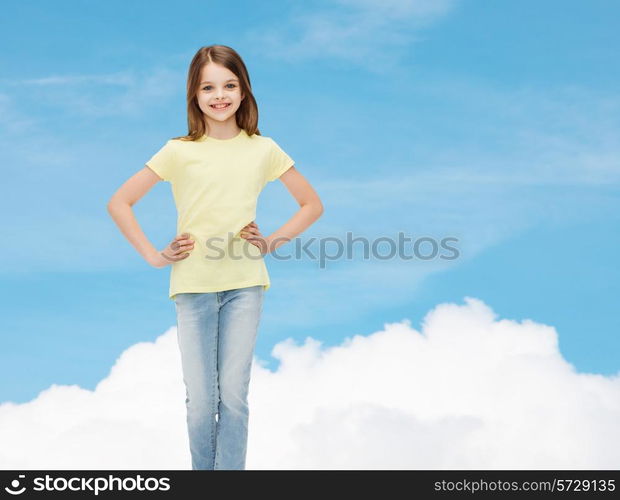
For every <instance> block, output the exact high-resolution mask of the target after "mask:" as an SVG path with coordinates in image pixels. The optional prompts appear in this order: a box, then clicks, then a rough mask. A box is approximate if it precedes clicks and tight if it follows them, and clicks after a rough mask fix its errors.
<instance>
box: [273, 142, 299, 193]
mask: <svg viewBox="0 0 620 500" xmlns="http://www.w3.org/2000/svg"><path fill="white" fill-rule="evenodd" d="M269 143H270V148H271V149H270V153H269V166H268V169H267V182H272V181H275V180H276V179H277V178H278V177H280V176H281V175H282V174H283V173H284V172H286V171H287V170H288V169H289V168H290V167H292V166H293V165H294V164H295V161H294V160H293V159H292V158H291V157H290V156H289V155H288V154H286V152H285V151H284V150H283V149H282V148H281V147H280V146H278V144H277V143H276V141H274V140H273V139H272V138H271V137H269Z"/></svg>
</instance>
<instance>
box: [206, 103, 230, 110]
mask: <svg viewBox="0 0 620 500" xmlns="http://www.w3.org/2000/svg"><path fill="white" fill-rule="evenodd" d="M210 106H211V108H213V109H226V108H227V107H228V106H230V103H226V104H210Z"/></svg>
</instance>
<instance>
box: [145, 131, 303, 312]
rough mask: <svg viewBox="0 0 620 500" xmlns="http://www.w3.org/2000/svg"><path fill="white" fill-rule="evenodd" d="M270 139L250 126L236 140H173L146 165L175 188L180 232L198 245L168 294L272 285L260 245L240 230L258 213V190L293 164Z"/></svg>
mask: <svg viewBox="0 0 620 500" xmlns="http://www.w3.org/2000/svg"><path fill="white" fill-rule="evenodd" d="M293 164H294V161H293V159H292V158H291V157H290V156H289V155H288V154H286V153H285V152H284V151H283V150H282V149H281V148H280V146H278V144H277V143H276V142H275V141H274V140H273V139H272V138H271V137H265V136H261V135H256V134H253V135H252V136H249V135H248V134H247V132H246V131H245V130H244V129H241V132H240V133H239V134H238V135H237V136H236V137H233V138H232V139H215V138H213V137H209V136H203V137H201V138H200V139H198V140H196V141H184V140H180V139H170V140H169V141H168V142H166V144H164V146H163V147H162V148H161V149H160V150H159V151H158V152H157V153H155V155H154V156H153V157H152V158H151V159H150V160H149V161H148V162H146V166H148V167H149V168H151V169H152V170H153V171H154V172H155V173H156V174H157V175H158V176H159V177H160V178H161V179H162V180H164V181H167V182H169V183H170V185H171V186H172V194H173V197H174V202H175V205H176V208H177V233H176V234H177V235H178V234H181V233H189V234H190V235H191V238H192V239H193V240H194V249H193V250H191V251H190V255H189V257H187V258H185V259H183V260H181V261H178V262H174V263H172V264H170V268H171V270H170V290H169V298H170V299H171V300H174V296H175V295H176V294H177V293H183V292H217V291H223V290H231V289H233V288H245V287H249V286H255V285H263V286H264V290H265V291H266V290H268V289H269V286H270V280H269V274H268V273H267V267H266V266H265V262H264V259H263V256H262V255H261V253H260V249H259V248H258V247H257V246H255V245H253V244H252V243H250V242H249V241H247V240H245V239H244V238H242V237H241V236H239V233H240V231H241V229H242V228H243V227H244V226H246V225H247V224H249V223H250V222H252V221H254V220H255V218H256V202H257V199H258V195H259V194H260V192H261V191H262V190H263V188H264V187H265V185H266V184H267V183H268V182H271V181H275V180H276V179H277V178H278V177H280V175H282V174H283V173H284V172H285V171H286V170H288V169H289V168H290V167H291V166H293Z"/></svg>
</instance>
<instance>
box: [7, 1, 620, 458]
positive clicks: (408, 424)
mask: <svg viewBox="0 0 620 500" xmlns="http://www.w3.org/2000/svg"><path fill="white" fill-rule="evenodd" d="M5 11H6V14H7V15H6V16H3V19H2V20H0V28H1V29H0V41H1V43H2V46H4V47H11V50H4V51H2V52H0V68H1V73H0V160H1V163H2V171H3V174H4V179H5V190H4V196H3V197H2V199H1V200H0V203H1V204H2V205H3V210H2V211H1V213H0V217H1V218H2V227H4V228H5V231H6V233H5V234H7V235H8V241H7V242H6V244H5V245H3V246H2V256H3V258H2V259H1V260H0V273H1V279H2V290H3V291H2V294H3V299H4V300H2V301H1V302H0V307H2V308H3V310H2V312H3V317H4V318H5V328H4V334H3V335H2V336H0V429H2V431H0V467H3V468H28V467H30V466H32V467H56V468H62V467H64V466H66V467H73V466H74V465H75V464H87V466H88V467H92V468H97V467H102V468H103V467H109V468H122V467H131V468H149V467H153V468H186V467H188V464H189V456H188V451H187V449H186V442H185V439H186V436H185V428H184V407H183V401H184V391H183V389H182V387H181V385H182V380H181V378H180V366H179V365H178V362H179V359H178V357H177V355H178V354H177V352H176V349H177V347H176V345H175V340H174V335H175V330H174V325H175V322H176V318H175V311H174V304H173V303H172V301H170V300H169V299H168V297H167V290H168V278H169V274H168V270H167V269H165V270H156V269H153V268H150V267H149V266H148V265H147V264H146V263H145V262H144V261H143V260H142V258H141V257H140V256H139V255H138V254H137V253H136V252H135V250H134V249H133V248H132V247H131V246H130V245H129V244H128V243H127V241H126V240H125V239H124V237H123V236H122V234H121V233H120V232H119V231H118V229H117V228H116V226H115V225H114V223H113V221H112V220H111V219H110V218H109V216H108V214H107V212H106V209H105V205H106V203H107V201H108V199H109V197H110V196H111V194H112V193H113V192H114V191H115V190H116V189H117V188H118V187H119V186H120V184H122V182H124V180H126V178H128V177H129V176H130V175H132V174H133V173H134V172H136V171H137V170H139V169H140V168H141V167H142V166H143V164H144V162H145V161H146V160H148V158H150V157H151V156H152V154H153V153H154V152H155V151H157V150H158V149H159V148H160V147H161V145H162V144H163V143H164V142H165V141H166V140H167V139H168V138H170V137H172V136H175V135H180V134H182V133H184V132H185V131H186V128H185V127H186V125H185V123H186V122H185V120H186V117H185V96H184V86H185V78H186V71H187V66H188V64H189V61H190V59H191V57H192V56H193V54H194V53H195V51H196V50H197V49H198V48H199V47H200V46H202V45H209V44H211V43H222V44H226V45H230V46H232V47H234V48H235V49H236V50H238V51H239V53H240V54H241V55H242V56H243V57H244V60H245V62H246V64H247V66H248V69H249V71H250V76H251V79H252V86H253V90H254V93H255V96H256V98H257V101H258V103H259V109H260V122H259V127H260V130H261V132H262V134H263V135H267V136H270V137H273V138H274V139H275V140H276V141H277V142H278V143H279V144H280V145H281V146H282V147H283V148H284V149H285V150H286V151H287V152H288V153H289V154H290V155H291V156H292V157H293V158H294V159H295V161H296V167H297V168H298V169H299V170H300V172H302V173H303V174H304V175H305V176H306V177H307V178H308V179H309V180H310V182H311V183H312V184H313V185H314V186H315V188H316V189H317V191H318V192H319V194H320V195H321V197H322V199H323V202H324V205H325V208H326V211H325V214H324V216H323V217H322V218H321V219H320V220H319V221H318V222H317V223H316V224H315V225H313V226H312V227H311V228H310V229H309V230H308V231H307V232H306V233H304V235H302V237H301V239H302V241H306V240H307V239H309V238H312V237H314V238H321V237H328V236H329V237H337V238H340V239H342V240H344V239H345V238H346V233H347V232H350V233H351V234H352V236H354V237H365V238H367V239H369V241H371V242H372V241H373V240H374V239H377V238H380V237H391V238H394V239H396V238H397V237H398V233H399V232H403V233H405V235H406V236H408V237H411V238H418V237H420V236H434V237H436V238H438V239H441V238H443V237H456V238H458V239H459V243H458V245H457V246H458V248H459V251H460V254H459V258H458V259H456V260H452V261H444V260H441V259H433V260H428V261H420V260H413V261H407V260H401V259H398V258H393V259H390V260H380V259H376V258H375V259H370V260H365V259H363V258H362V257H363V252H362V251H361V247H354V256H353V258H352V259H344V258H341V259H338V260H336V261H333V262H327V265H326V266H325V267H321V266H320V264H319V262H318V261H317V260H315V259H311V258H309V257H305V258H303V259H301V260H297V259H291V260H287V261H284V260H278V259H276V258H274V257H268V258H267V259H268V261H267V265H268V267H269V270H270V275H271V279H272V288H271V289H270V290H269V291H268V292H267V295H266V302H265V309H264V316H263V318H262V321H261V330H260V334H259V339H258V344H257V349H256V359H255V361H256V364H255V366H254V374H253V378H252V388H251V404H252V408H253V409H252V410H251V411H252V417H251V424H250V425H251V429H250V430H251V435H250V442H249V448H248V467H251V468H271V467H275V468H347V467H354V468H356V467H362V468H389V467H396V468H446V467H455V468H457V467H465V468H469V467H470V468H476V467H481V468H493V467H498V468H499V467H516V468H518V467H523V468H526V467H532V468H553V467H563V466H567V467H570V466H574V467H584V468H586V467H592V468H618V466H620V456H619V454H618V451H617V450H618V446H617V443H618V442H619V440H618V431H617V430H615V426H614V425H613V422H617V420H618V417H619V416H620V407H619V403H618V401H620V398H618V396H619V391H620V385H619V384H620V382H619V378H618V375H619V369H620V363H619V362H618V356H617V353H618V352H619V350H620V338H619V336H618V335H617V334H618V332H619V328H618V327H619V326H620V321H619V319H618V315H617V314H616V313H615V310H616V308H617V301H618V300H617V299H618V292H619V288H620V287H619V285H618V283H619V282H620V272H619V270H618V266H617V264H616V262H615V260H614V259H615V257H616V255H617V250H616V249H617V248H618V244H619V243H620V237H619V235H618V230H617V229H618V222H619V220H618V219H619V218H620V215H619V214H620V212H619V210H618V209H619V208H620V203H619V202H618V190H619V187H620V162H619V160H618V158H619V153H620V139H619V138H620V113H619V111H620V96H619V94H618V92H617V89H618V88H619V80H620V74H619V68H618V65H617V64H613V61H614V57H613V54H616V53H617V50H618V46H619V45H620V43H619V42H620V40H619V38H620V36H619V35H618V34H617V33H616V31H617V30H615V29H614V28H615V22H614V20H615V19H617V18H618V14H620V7H618V5H617V4H616V3H614V2H612V1H603V0H597V1H593V2H588V3H583V2H577V1H569V2H565V1H562V2H560V1H548V2H544V3H543V4H541V3H539V2H533V1H525V2H518V3H515V2H508V1H506V2H493V3H491V2H480V1H466V0H462V1H430V0H428V1H415V0H410V1H404V0H392V1H387V2H371V1H355V2H354V1H349V0H340V1H320V2H308V3H303V4H297V3H289V2H269V3H268V4H265V5H261V6H260V8H259V7H258V6H257V5H256V4H255V3H253V2H237V3H235V4H227V5H222V4H220V3H216V2H213V3H211V2H206V3H203V4H201V6H200V7H196V8H192V9H189V8H188V9H186V11H185V12H183V11H180V10H179V11H176V12H175V11H172V10H171V9H170V4H169V3H167V2H153V3H152V4H149V7H148V10H146V9H145V8H144V7H143V6H142V5H141V4H127V3H121V2H114V1H113V2H108V3H106V4H105V5H103V4H101V5H95V4H86V3H84V2H77V1H65V2H59V3H56V4H54V6H53V7H52V6H51V5H49V4H48V3H45V2H25V3H20V4H15V5H11V6H10V7H6V8H5ZM248 11H249V12H248ZM24 26H25V27H24ZM296 209H297V205H296V203H295V202H294V200H293V199H292V198H291V197H290V195H289V194H288V192H287V191H286V189H285V187H284V186H283V185H282V184H280V183H278V182H276V183H273V184H270V185H269V186H267V187H266V188H265V190H264V191H263V193H262V194H261V198H260V199H259V210H258V213H257V222H258V224H259V226H260V227H261V230H262V232H263V234H269V233H271V232H273V231H274V230H276V229H277V228H278V227H279V226H280V225H281V224H283V223H284V222H286V220H287V219H288V218H289V217H290V216H292V214H293V213H294V212H295V210H296ZM135 213H136V216H137V217H138V220H139V222H140V223H141V225H142V227H143V229H144V231H145V232H146V234H147V235H148V236H149V238H150V239H151V241H152V242H153V243H154V244H155V245H156V246H158V247H163V246H164V245H165V244H166V243H167V242H168V241H169V239H170V238H171V237H173V236H174V231H175V221H176V213H175V210H174V204H173V200H172V196H171V193H170V187H169V185H168V184H165V183H159V184H158V185H157V186H155V188H154V189H153V190H152V191H151V192H150V193H149V194H148V195H147V197H145V198H144V199H143V200H141V201H140V202H139V203H138V204H137V205H136V207H135ZM310 248H313V249H315V250H318V244H315V245H311V246H310ZM330 248H331V251H333V250H335V248H334V247H333V246H331V247H330V245H328V246H327V250H328V251H330ZM379 248H380V251H381V252H382V253H387V251H388V248H387V247H386V246H384V245H383V246H382V245H380V247H379ZM381 249H382V250H381ZM291 252H292V249H289V252H288V253H287V252H285V251H284V247H283V252H282V253H283V254H285V255H290V254H291ZM315 253H316V252H315ZM162 367H164V369H162ZM283 401H285V402H286V403H287V404H284V405H283V404H282V402H283ZM386 422H389V423H388V424H386ZM169 429H172V432H168V430H169ZM61 443H62V446H60V444H61ZM118 446H123V460H125V462H124V463H119V462H118V456H119V454H118ZM267 448H269V453H270V454H271V455H268V454H265V453H264V450H265V449H267ZM106 450H108V451H106ZM35 457H36V458H35ZM35 460H36V461H35Z"/></svg>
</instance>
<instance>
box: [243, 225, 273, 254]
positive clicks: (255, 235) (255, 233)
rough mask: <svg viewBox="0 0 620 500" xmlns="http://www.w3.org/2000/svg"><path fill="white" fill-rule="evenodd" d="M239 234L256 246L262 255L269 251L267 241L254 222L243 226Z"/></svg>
mask: <svg viewBox="0 0 620 500" xmlns="http://www.w3.org/2000/svg"><path fill="white" fill-rule="evenodd" d="M239 236H241V237H242V238H245V239H246V240H248V241H249V242H250V243H252V245H254V246H256V247H258V248H259V249H260V253H261V254H262V255H265V254H267V253H269V241H268V239H267V238H265V237H264V236H263V235H262V234H261V232H260V230H259V229H258V225H257V224H256V222H254V221H252V222H250V223H249V224H248V225H246V226H243V227H242V228H241V232H240V234H239Z"/></svg>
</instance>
